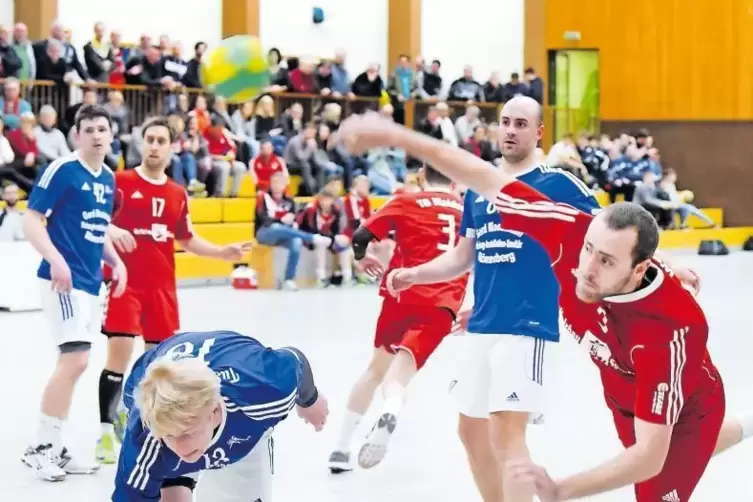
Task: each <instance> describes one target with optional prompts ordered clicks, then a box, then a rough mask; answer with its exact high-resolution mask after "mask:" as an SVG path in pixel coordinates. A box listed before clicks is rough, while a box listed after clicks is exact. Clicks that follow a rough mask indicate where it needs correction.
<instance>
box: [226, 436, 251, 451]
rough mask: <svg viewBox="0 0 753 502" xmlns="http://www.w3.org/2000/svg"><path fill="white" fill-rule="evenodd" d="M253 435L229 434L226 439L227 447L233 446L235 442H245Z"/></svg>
mask: <svg viewBox="0 0 753 502" xmlns="http://www.w3.org/2000/svg"><path fill="white" fill-rule="evenodd" d="M252 437H253V436H246V437H244V438H239V437H238V436H230V439H228V440H227V446H228V448H231V449H232V447H233V445H235V444H241V443H245V442H246V441H249V440H250V439H251V438H252Z"/></svg>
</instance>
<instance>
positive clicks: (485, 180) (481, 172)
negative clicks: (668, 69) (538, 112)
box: [390, 126, 515, 201]
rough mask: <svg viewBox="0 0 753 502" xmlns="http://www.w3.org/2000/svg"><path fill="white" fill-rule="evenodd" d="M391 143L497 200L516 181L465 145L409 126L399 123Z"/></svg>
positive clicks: (474, 189) (486, 197)
mask: <svg viewBox="0 0 753 502" xmlns="http://www.w3.org/2000/svg"><path fill="white" fill-rule="evenodd" d="M390 143H391V145H393V146H395V147H398V148H402V149H403V150H405V151H406V152H407V153H408V154H409V155H412V156H413V157H417V158H419V159H421V160H423V161H424V162H427V163H429V164H430V165H431V166H432V167H433V168H434V169H436V170H437V171H439V172H441V173H442V174H444V175H445V176H447V177H448V178H450V179H451V180H453V181H455V182H457V183H460V184H462V185H465V186H467V187H468V188H470V189H471V190H473V191H475V192H476V193H478V194H480V195H482V196H483V197H484V198H485V199H486V200H490V201H493V200H495V199H496V198H497V195H498V194H499V192H500V190H501V189H502V188H504V187H505V186H506V185H508V184H510V183H512V182H513V181H515V178H513V177H512V176H509V175H507V174H504V173H503V172H501V171H500V170H499V169H494V168H493V167H492V166H491V165H490V164H489V163H488V162H486V161H484V160H481V158H480V157H476V156H475V155H473V154H472V153H470V152H468V151H466V150H464V149H462V148H457V147H454V146H452V145H450V144H448V143H446V142H444V141H440V140H437V139H434V138H431V137H429V136H427V135H425V134H422V133H419V132H416V131H412V130H410V129H408V128H406V127H398V126H396V130H395V133H394V134H393V135H392V138H391V139H390Z"/></svg>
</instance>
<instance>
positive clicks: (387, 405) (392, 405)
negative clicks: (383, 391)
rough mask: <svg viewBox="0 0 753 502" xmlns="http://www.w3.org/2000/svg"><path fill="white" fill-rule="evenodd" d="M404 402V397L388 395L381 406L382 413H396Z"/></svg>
mask: <svg viewBox="0 0 753 502" xmlns="http://www.w3.org/2000/svg"><path fill="white" fill-rule="evenodd" d="M404 403H405V398H404V397H403V396H402V395H400V396H393V397H388V398H387V399H385V400H384V406H383V407H382V412H383V413H392V414H393V415H397V414H398V413H400V410H402V409H403V404H404Z"/></svg>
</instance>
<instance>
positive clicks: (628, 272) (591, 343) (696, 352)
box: [340, 116, 753, 502]
mask: <svg viewBox="0 0 753 502" xmlns="http://www.w3.org/2000/svg"><path fill="white" fill-rule="evenodd" d="M340 131H341V134H342V135H344V137H345V139H346V142H347V143H348V144H349V145H350V148H351V149H352V150H354V151H361V150H362V149H363V148H368V147H375V146H382V145H390V146H394V147H398V148H403V149H405V150H406V152H408V153H409V154H410V155H413V156H415V157H417V158H419V159H422V160H424V161H426V162H434V163H435V167H436V168H437V169H438V170H440V171H441V172H442V173H444V174H446V175H448V176H451V177H452V179H453V180H456V181H457V182H460V183H463V184H465V185H467V186H469V187H470V188H471V189H473V190H476V191H477V192H478V193H480V194H481V195H483V196H484V197H485V198H486V199H487V200H492V201H494V203H495V206H496V208H497V210H498V211H499V212H500V215H501V217H502V222H503V225H504V226H505V228H508V229H510V230H515V231H519V232H525V233H526V234H528V235H530V236H531V237H533V238H534V239H536V240H538V241H539V242H540V243H541V244H542V246H543V247H544V248H545V249H546V251H547V252H548V254H549V257H550V260H551V262H552V265H553V268H554V270H555V273H556V275H557V278H558V280H559V282H560V287H561V295H560V308H561V316H562V324H563V326H564V329H565V331H567V332H569V333H571V334H572V335H573V336H574V337H575V339H576V341H577V342H578V343H579V344H580V345H581V346H582V347H583V348H584V349H585V350H586V351H587V352H588V353H589V355H590V356H591V359H592V360H593V362H594V363H595V364H596V365H597V367H598V368H599V371H600V374H601V380H602V385H603V387H604V397H605V401H606V404H607V406H608V407H609V408H610V410H611V411H612V414H613V417H614V423H615V428H616V430H617V434H618V436H619V438H620V440H621V441H622V443H623V445H624V446H625V451H623V452H622V453H620V454H619V455H617V456H616V457H615V458H613V459H610V460H608V461H606V462H604V463H603V464H601V465H599V466H597V467H595V468H593V469H590V470H587V471H584V472H582V473H579V474H576V475H573V476H570V477H567V478H565V479H562V480H559V481H554V480H553V479H552V478H551V477H549V475H548V474H547V472H546V470H544V469H543V468H541V467H540V466H537V465H534V464H532V463H531V462H530V461H529V460H527V459H526V460H518V459H510V461H509V462H508V464H507V466H506V467H507V468H506V469H505V480H504V483H508V484H512V485H513V486H514V490H513V491H520V492H528V491H530V490H531V489H535V490H536V492H537V493H538V495H539V498H540V499H541V500H542V501H543V502H551V501H560V500H574V499H579V498H583V497H588V496H592V495H597V494H600V493H605V492H609V491H612V490H616V489H619V488H621V487H623V486H627V485H631V484H632V485H634V486H635V495H636V500H637V501H638V502H655V501H661V500H663V501H672V502H674V501H679V502H684V501H687V500H689V499H690V497H691V495H692V493H693V490H694V489H695V487H696V485H697V484H698V481H699V480H700V478H701V476H702V475H703V472H704V471H705V469H706V465H707V464H708V462H709V459H710V458H711V456H712V455H713V454H714V453H718V452H719V451H722V450H723V449H726V448H728V447H730V446H732V445H733V444H736V443H737V442H739V441H741V440H742V439H743V438H745V437H747V436H748V435H749V434H750V433H751V428H752V427H751V426H753V422H752V421H751V417H750V416H747V417H743V418H742V419H730V420H728V421H727V422H726V423H724V424H723V422H724V412H725V398H724V387H723V384H722V380H721V377H720V375H719V372H718V371H717V369H716V368H715V367H714V365H713V363H712V362H711V358H710V356H709V354H708V351H707V349H706V342H707V339H708V324H707V320H706V317H705V315H704V313H703V311H702V309H701V307H700V306H699V305H698V303H697V302H696V300H695V297H694V296H693V294H692V293H691V292H689V291H688V290H687V289H685V287H684V285H683V284H682V283H681V282H680V281H679V280H678V279H677V277H676V276H675V274H674V272H673V271H672V270H671V269H669V268H668V267H666V266H665V265H664V264H663V263H662V262H660V261H658V260H656V259H654V258H653V254H654V252H655V251H656V248H657V246H658V243H659V230H658V226H657V224H656V221H655V220H654V219H653V217H652V216H651V215H650V214H649V213H648V212H647V211H646V210H645V209H643V208H641V207H640V206H638V205H635V204H632V203H622V204H617V205H613V206H610V207H608V208H607V209H605V210H604V211H602V212H601V213H599V214H598V215H597V216H596V217H593V216H591V215H587V214H585V213H581V212H579V211H577V210H576V209H574V208H573V207H572V206H568V205H565V204H555V203H553V202H552V201H551V200H549V199H548V198H547V197H545V196H544V195H542V194H541V193H539V192H537V191H535V190H534V189H532V188H531V187H529V186H528V185H526V184H524V183H522V182H520V181H518V180H516V179H515V178H514V177H512V176H509V175H507V174H505V173H504V172H503V171H495V170H490V169H489V168H488V166H487V165H486V164H485V163H484V162H483V161H481V160H479V159H477V158H476V157H474V156H473V155H471V154H468V153H466V152H463V151H461V150H458V149H452V148H446V147H445V146H444V145H443V144H442V143H441V142H438V141H435V140H433V139H430V138H425V137H422V136H421V135H420V134H417V133H413V132H412V131H409V130H407V129H405V128H401V127H399V126H396V125H394V124H392V123H387V122H385V121H383V120H381V119H379V118H378V117H373V116H368V117H365V118H359V119H355V120H352V121H350V122H348V121H346V122H345V123H343V126H342V127H341V129H340ZM420 268H421V267H420V266H419V267H417V268H415V269H404V270H395V271H393V272H391V274H390V276H389V277H388V278H387V286H388V288H390V289H391V291H392V292H394V293H395V294H397V292H398V291H401V290H404V289H405V288H407V287H409V286H410V285H413V284H420V280H417V278H419V277H420V275H421V271H420ZM402 294H404V293H402Z"/></svg>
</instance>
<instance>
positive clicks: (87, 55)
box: [84, 39, 115, 82]
mask: <svg viewBox="0 0 753 502" xmlns="http://www.w3.org/2000/svg"><path fill="white" fill-rule="evenodd" d="M84 63H85V64H86V69H87V70H88V71H89V75H90V76H91V78H92V79H94V80H96V81H97V82H107V81H108V77H109V75H110V70H111V69H112V67H113V65H114V64H115V54H114V53H113V50H112V47H110V44H108V43H107V42H105V41H104V40H99V41H98V40H96V39H94V40H90V41H89V43H87V44H86V45H85V46H84Z"/></svg>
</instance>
